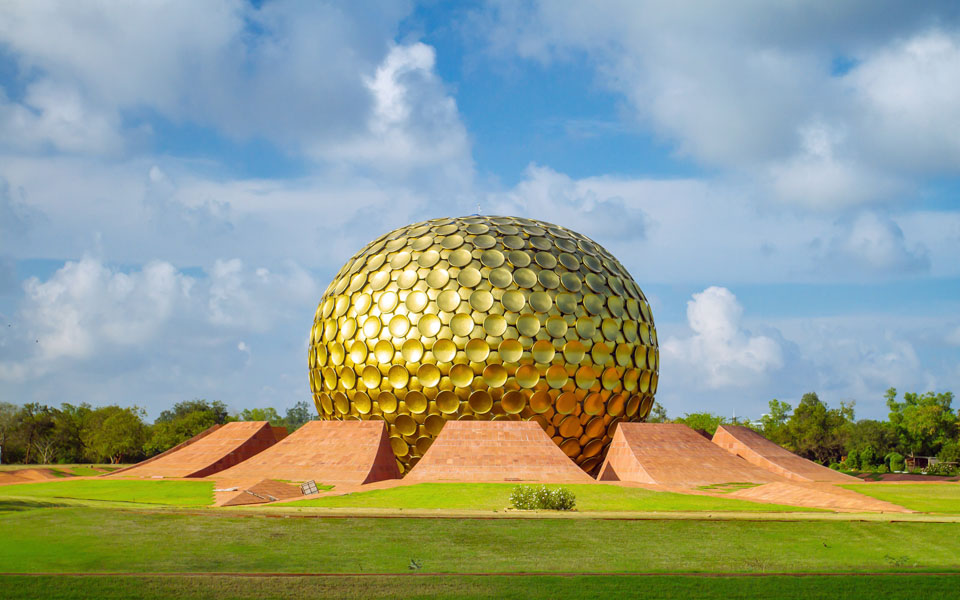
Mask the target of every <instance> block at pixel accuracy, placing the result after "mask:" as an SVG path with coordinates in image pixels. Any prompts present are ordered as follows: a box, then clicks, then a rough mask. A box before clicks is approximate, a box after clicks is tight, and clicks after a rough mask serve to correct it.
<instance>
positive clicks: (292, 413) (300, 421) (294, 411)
mask: <svg viewBox="0 0 960 600" xmlns="http://www.w3.org/2000/svg"><path fill="white" fill-rule="evenodd" d="M313 414H314V413H313V412H312V411H311V410H310V405H309V404H307V403H306V402H304V401H303V400H301V401H300V402H297V403H296V404H294V405H293V408H288V409H287V415H286V416H285V417H284V418H283V424H284V426H286V428H287V433H293V432H294V431H296V430H297V429H300V427H302V426H303V425H304V424H305V423H306V422H307V421H309V420H310V419H311V418H312V417H313Z"/></svg>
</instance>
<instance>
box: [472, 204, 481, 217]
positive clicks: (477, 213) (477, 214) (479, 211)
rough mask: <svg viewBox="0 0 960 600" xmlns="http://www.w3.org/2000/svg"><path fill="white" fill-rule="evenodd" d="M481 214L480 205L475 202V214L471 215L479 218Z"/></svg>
mask: <svg viewBox="0 0 960 600" xmlns="http://www.w3.org/2000/svg"><path fill="white" fill-rule="evenodd" d="M480 214H481V210H480V203H479V202H477V212H475V213H473V215H474V216H476V217H479V216H480Z"/></svg>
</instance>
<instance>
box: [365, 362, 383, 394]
mask: <svg viewBox="0 0 960 600" xmlns="http://www.w3.org/2000/svg"><path fill="white" fill-rule="evenodd" d="M361 378H362V379H363V385H365V386H367V388H368V389H371V390H372V389H374V388H376V387H379V386H380V379H381V377H380V371H379V370H378V369H377V368H376V367H375V366H373V365H367V366H366V367H364V368H363V374H362V375H361Z"/></svg>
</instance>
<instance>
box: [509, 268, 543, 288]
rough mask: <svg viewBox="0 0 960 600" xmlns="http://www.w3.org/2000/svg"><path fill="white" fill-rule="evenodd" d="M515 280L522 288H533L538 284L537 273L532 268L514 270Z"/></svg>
mask: <svg viewBox="0 0 960 600" xmlns="http://www.w3.org/2000/svg"><path fill="white" fill-rule="evenodd" d="M513 281H514V283H516V284H517V285H518V286H520V287H522V288H532V287H533V286H535V285H536V284H537V275H536V273H534V272H533V271H532V270H530V269H526V268H523V269H517V270H515V271H514V272H513Z"/></svg>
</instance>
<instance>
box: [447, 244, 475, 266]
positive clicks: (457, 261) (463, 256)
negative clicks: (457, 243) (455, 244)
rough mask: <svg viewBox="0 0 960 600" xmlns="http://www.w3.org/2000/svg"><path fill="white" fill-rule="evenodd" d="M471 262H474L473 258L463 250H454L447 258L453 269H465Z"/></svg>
mask: <svg viewBox="0 0 960 600" xmlns="http://www.w3.org/2000/svg"><path fill="white" fill-rule="evenodd" d="M471 260H473V256H471V254H470V252H469V251H467V250H465V249H463V248H460V249H459V250H454V251H453V252H451V253H450V256H448V257H447V262H449V263H450V266H451V267H465V266H467V265H469V264H470V261H471Z"/></svg>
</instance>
